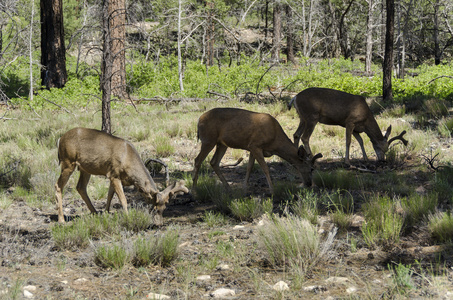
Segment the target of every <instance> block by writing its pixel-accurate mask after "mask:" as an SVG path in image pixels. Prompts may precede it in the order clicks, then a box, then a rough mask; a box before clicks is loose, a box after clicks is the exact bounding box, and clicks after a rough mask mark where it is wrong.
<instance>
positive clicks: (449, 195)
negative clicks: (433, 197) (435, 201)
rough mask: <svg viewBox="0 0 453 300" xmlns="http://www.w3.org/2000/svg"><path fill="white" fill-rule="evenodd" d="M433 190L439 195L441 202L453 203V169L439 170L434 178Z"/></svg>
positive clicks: (444, 168) (448, 167) (446, 167)
mask: <svg viewBox="0 0 453 300" xmlns="http://www.w3.org/2000/svg"><path fill="white" fill-rule="evenodd" d="M433 189H434V190H435V191H436V193H437V194H438V195H439V201H449V202H450V203H453V167H451V166H445V167H442V168H439V170H438V171H437V172H436V173H435V176H434V183H433Z"/></svg>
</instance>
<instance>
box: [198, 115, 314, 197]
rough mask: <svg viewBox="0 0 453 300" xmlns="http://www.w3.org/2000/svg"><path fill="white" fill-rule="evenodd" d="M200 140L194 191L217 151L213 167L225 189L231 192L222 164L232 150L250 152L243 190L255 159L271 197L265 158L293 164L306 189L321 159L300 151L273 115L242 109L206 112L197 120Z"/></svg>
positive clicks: (270, 184)
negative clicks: (203, 168)
mask: <svg viewBox="0 0 453 300" xmlns="http://www.w3.org/2000/svg"><path fill="white" fill-rule="evenodd" d="M198 138H199V139H200V141H201V150H200V153H199V154H198V156H197V157H196V158H195V166H194V170H193V187H194V188H195V187H196V185H197V180H198V171H199V169H200V166H201V163H202V162H203V161H204V160H205V158H206V156H207V155H208V154H209V152H211V150H212V149H213V148H214V147H216V151H215V153H214V156H213V157H212V160H211V162H210V163H211V166H212V168H213V169H214V171H215V173H216V174H217V176H218V177H219V178H220V180H221V181H222V183H223V184H224V185H225V187H227V188H228V187H229V185H228V182H227V181H226V179H225V177H224V176H223V175H222V173H221V171H220V167H219V164H220V161H221V159H222V157H223V156H224V155H225V152H226V150H227V149H228V147H230V148H235V149H244V150H247V151H249V152H250V156H249V162H248V165H247V173H246V175H245V182H244V187H246V186H247V183H248V180H249V178H250V173H251V171H252V168H253V165H254V163H255V159H256V160H257V161H258V163H259V165H260V166H261V169H263V172H264V174H265V176H266V180H267V183H268V185H269V188H270V191H271V193H273V186H272V181H271V177H270V175H269V168H268V167H267V164H266V162H265V160H264V157H269V156H272V155H274V154H275V155H278V156H280V157H281V158H283V159H284V160H286V161H288V162H289V163H291V164H292V165H293V166H295V167H296V169H297V170H298V171H299V172H300V174H301V175H302V178H303V181H304V184H305V186H311V185H312V171H313V164H314V162H315V160H316V159H318V158H320V157H322V155H321V153H318V154H317V155H315V156H314V157H313V158H312V157H309V156H308V155H307V153H306V152H305V149H304V148H303V147H300V148H299V149H298V148H297V147H296V146H295V145H294V144H293V143H292V142H291V140H290V139H289V138H288V136H287V135H286V134H285V132H284V131H283V129H282V127H281V126H280V124H279V123H278V121H277V120H276V119H275V118H274V117H272V116H271V115H269V114H265V113H257V112H252V111H248V110H244V109H239V108H214V109H212V110H210V111H208V112H205V113H204V114H203V115H202V116H201V117H200V119H199V120H198Z"/></svg>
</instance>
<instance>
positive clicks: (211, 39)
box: [206, 1, 215, 67]
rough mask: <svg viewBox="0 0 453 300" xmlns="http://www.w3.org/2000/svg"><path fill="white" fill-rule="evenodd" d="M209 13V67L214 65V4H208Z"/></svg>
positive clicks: (207, 39)
mask: <svg viewBox="0 0 453 300" xmlns="http://www.w3.org/2000/svg"><path fill="white" fill-rule="evenodd" d="M207 11H208V22H207V30H206V33H207V34H206V42H207V49H206V65H207V66H208V67H210V66H212V65H214V31H215V27H214V15H213V14H214V2H211V1H210V2H208V3H207Z"/></svg>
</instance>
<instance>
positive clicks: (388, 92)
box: [382, 0, 395, 101]
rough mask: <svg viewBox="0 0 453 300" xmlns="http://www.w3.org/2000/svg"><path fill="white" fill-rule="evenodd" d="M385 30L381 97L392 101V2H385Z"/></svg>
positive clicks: (392, 0) (393, 20)
mask: <svg viewBox="0 0 453 300" xmlns="http://www.w3.org/2000/svg"><path fill="white" fill-rule="evenodd" d="M386 11H387V18H386V30H385V32H386V33H385V54H384V65H383V85H382V96H383V98H384V101H391V100H393V91H392V68H393V35H394V25H395V3H394V0H386Z"/></svg>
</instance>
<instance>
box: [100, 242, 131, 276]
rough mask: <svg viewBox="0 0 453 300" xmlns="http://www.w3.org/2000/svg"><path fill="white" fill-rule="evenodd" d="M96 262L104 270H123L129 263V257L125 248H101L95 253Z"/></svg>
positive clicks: (115, 246) (118, 246) (116, 246)
mask: <svg viewBox="0 0 453 300" xmlns="http://www.w3.org/2000/svg"><path fill="white" fill-rule="evenodd" d="M95 262H96V264H97V265H98V266H100V267H103V268H111V269H115V270H121V269H122V268H123V267H124V266H125V265H126V264H127V263H128V262H129V256H128V254H127V251H126V249H124V247H123V246H120V245H113V246H111V247H109V246H100V247H98V248H96V251H95Z"/></svg>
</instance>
